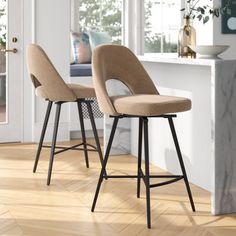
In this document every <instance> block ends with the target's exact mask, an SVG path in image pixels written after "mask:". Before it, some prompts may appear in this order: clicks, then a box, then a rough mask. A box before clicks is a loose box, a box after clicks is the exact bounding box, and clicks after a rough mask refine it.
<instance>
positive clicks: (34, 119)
mask: <svg viewBox="0 0 236 236" xmlns="http://www.w3.org/2000/svg"><path fill="white" fill-rule="evenodd" d="M32 3H34V1H30V0H24V39H25V40H24V41H25V48H26V45H27V44H28V43H31V42H35V43H37V44H39V45H40V46H42V47H43V49H44V50H45V51H46V52H47V54H48V56H49V58H50V59H51V60H52V62H53V64H54V65H55V67H56V69H57V70H58V71H59V73H60V74H61V76H62V77H63V79H64V80H65V81H66V82H67V81H69V62H70V39H69V31H70V0H50V1H48V0H35V9H33V7H32ZM34 11H35V14H34ZM34 22H35V24H34ZM25 77H26V78H27V80H28V81H29V80H30V79H29V77H28V73H27V70H26V68H25ZM28 81H27V82H26V84H25V85H24V90H25V98H24V101H25V103H24V108H25V117H24V134H25V135H24V141H32V140H33V141H35V140H37V139H38V137H39V133H40V130H41V126H42V122H43V119H44V114H45V109H46V102H45V101H43V100H42V99H39V98H36V99H35V97H34V95H33V93H32V89H31V85H30V83H29V82H28ZM29 91H30V92H29ZM51 116H52V117H51V119H50V122H49V129H52V127H53V121H54V119H53V118H54V117H53V116H54V113H52V115H51ZM30 124H31V125H30ZM30 126H31V127H30ZM48 133H51V132H50V131H49V132H48ZM68 138H69V109H68V106H67V105H64V106H63V108H62V113H61V125H60V129H59V136H58V139H63V140H66V139H68Z"/></svg>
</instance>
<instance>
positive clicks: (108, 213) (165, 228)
mask: <svg viewBox="0 0 236 236" xmlns="http://www.w3.org/2000/svg"><path fill="white" fill-rule="evenodd" d="M35 150H36V145H33V144H28V145H26V144H25V145H22V144H21V145H1V146H0V235H38V236H51V235H52V236H53V235H56V236H60V235H63V236H67V235H104V236H106V235H107V236H112V235H128V236H132V235H155V236H157V235H161V236H167V235H171V236H172V235H181V236H215V235H217V236H229V235H232V236H235V235H236V215H228V216H212V215H211V214H210V194H209V193H208V192H207V191H205V190H202V189H200V188H199V187H196V186H194V185H192V186H191V187H192V191H193V195H194V200H195V203H196V208H197V212H196V213H192V212H191V210H190V206H189V203H188V198H187V195H186V192H185V188H184V184H183V182H182V181H181V182H177V183H175V184H172V185H168V186H164V187H161V188H159V189H152V191H151V204H152V229H151V230H148V229H147V228H146V208H145V195H144V193H145V192H144V186H143V185H142V198H141V199H137V198H136V181H135V180H133V179H126V180H125V179H113V180H111V179H110V180H108V181H104V183H103V187H102V191H101V194H100V196H99V199H98V204H97V208H96V211H95V213H91V212H90V207H91V203H92V199H93V196H94V191H95V187H96V184H97V178H98V173H99V170H100V164H99V162H98V156H97V154H96V153H90V168H89V169H86V167H85V162H84V159H83V154H82V152H78V151H71V152H66V153H64V154H62V155H60V156H58V157H57V158H56V159H55V165H54V171H53V176H52V184H51V186H50V187H47V186H46V174H47V167H48V155H49V150H45V151H43V153H42V159H41V161H40V162H39V168H38V172H37V173H36V174H33V173H32V166H33V160H34V155H35ZM173 158H174V157H173ZM110 160H111V161H110V164H109V165H108V169H109V171H110V172H111V173H131V174H134V173H136V158H134V157H132V156H117V157H111V159H110ZM151 169H152V171H153V172H163V171H161V170H160V169H158V168H156V167H154V166H152V167H151Z"/></svg>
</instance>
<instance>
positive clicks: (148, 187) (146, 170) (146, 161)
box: [143, 117, 151, 229]
mask: <svg viewBox="0 0 236 236" xmlns="http://www.w3.org/2000/svg"><path fill="white" fill-rule="evenodd" d="M143 122H144V152H145V184H146V205H147V227H148V228H149V229H150V228H151V209H150V176H149V144H148V119H147V118H146V117H145V118H143Z"/></svg>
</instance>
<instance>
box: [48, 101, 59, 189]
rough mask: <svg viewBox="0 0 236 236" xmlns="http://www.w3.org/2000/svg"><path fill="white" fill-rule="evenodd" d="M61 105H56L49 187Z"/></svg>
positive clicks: (49, 178)
mask: <svg viewBox="0 0 236 236" xmlns="http://www.w3.org/2000/svg"><path fill="white" fill-rule="evenodd" d="M61 104H62V103H56V106H57V109H56V115H55V123H54V130H53V137H52V147H51V154H50V161H49V167H48V179H47V185H50V182H51V175H52V167H53V160H54V154H55V147H56V142H57V131H58V124H59V119H60V113H61Z"/></svg>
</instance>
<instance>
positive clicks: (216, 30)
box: [213, 0, 236, 59]
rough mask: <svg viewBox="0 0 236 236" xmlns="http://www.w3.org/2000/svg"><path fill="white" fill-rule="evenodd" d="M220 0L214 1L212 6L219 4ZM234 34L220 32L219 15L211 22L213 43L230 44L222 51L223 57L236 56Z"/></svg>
mask: <svg viewBox="0 0 236 236" xmlns="http://www.w3.org/2000/svg"><path fill="white" fill-rule="evenodd" d="M220 2H221V1H220V0H215V1H214V6H219V4H220ZM235 40H236V34H222V33H221V17H220V18H215V19H214V23H213V43H214V44H226V45H230V48H229V49H228V50H227V51H226V52H225V53H224V58H230V59H231V58H236V43H235Z"/></svg>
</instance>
